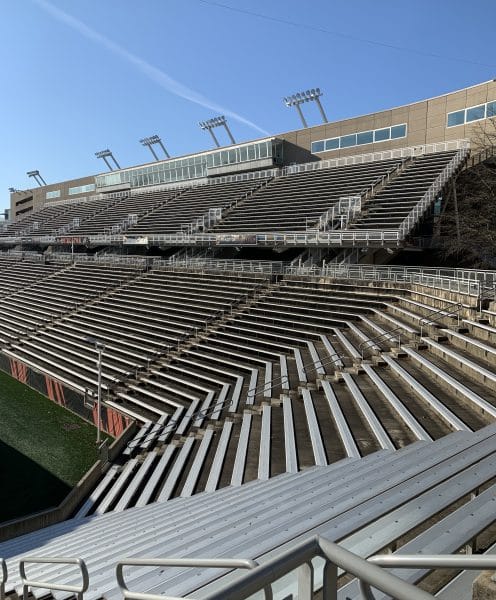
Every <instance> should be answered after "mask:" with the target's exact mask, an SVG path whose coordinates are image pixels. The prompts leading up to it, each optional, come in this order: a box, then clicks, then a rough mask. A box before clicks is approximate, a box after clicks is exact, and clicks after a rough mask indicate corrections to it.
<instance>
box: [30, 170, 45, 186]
mask: <svg viewBox="0 0 496 600" xmlns="http://www.w3.org/2000/svg"><path fill="white" fill-rule="evenodd" d="M26 175H27V176H28V177H33V179H34V180H35V181H36V183H37V184H38V185H39V186H40V187H42V186H44V185H46V184H47V183H46V181H45V180H44V179H43V177H42V176H41V175H40V172H39V171H28V172H27V173H26ZM40 182H41V183H40Z"/></svg>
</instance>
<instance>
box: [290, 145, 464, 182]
mask: <svg viewBox="0 0 496 600" xmlns="http://www.w3.org/2000/svg"><path fill="white" fill-rule="evenodd" d="M462 148H470V140H468V139H460V140H451V141H448V142H437V143H435V144H419V145H418V146H407V147H405V148H395V149H393V150H382V151H380V152H369V153H365V154H355V155H353V156H341V157H339V158H328V159H326V160H321V161H316V162H309V163H303V164H300V165H290V166H288V167H284V168H283V169H282V172H283V175H290V174H293V173H302V172H304V171H318V170H320V169H331V168H333V167H343V166H347V165H358V164H362V163H368V162H376V161H381V160H391V159H395V158H408V157H411V156H422V155H424V154H433V153H434V152H449V151H450V150H460V149H462Z"/></svg>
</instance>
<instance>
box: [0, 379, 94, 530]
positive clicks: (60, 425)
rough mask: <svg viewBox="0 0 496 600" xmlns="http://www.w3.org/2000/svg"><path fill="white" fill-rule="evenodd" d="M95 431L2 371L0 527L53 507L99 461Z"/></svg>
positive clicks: (0, 393)
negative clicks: (7, 521) (1, 524)
mask: <svg viewBox="0 0 496 600" xmlns="http://www.w3.org/2000/svg"><path fill="white" fill-rule="evenodd" d="M95 440H96V429H95V427H94V426H93V425H91V424H90V423H87V422H86V421H83V420H82V419H81V418H79V417H78V416H76V415H74V414H73V413H71V412H69V411H68V410H66V409H64V408H63V407H61V406H58V405H57V404H55V403H54V402H52V401H51V400H49V399H48V398H46V397H45V396H43V395H41V394H39V393H38V392H36V391H34V390H33V389H31V388H30V387H28V386H26V385H24V384H22V383H20V382H18V381H17V380H15V379H13V378H12V377H10V376H8V375H6V374H5V373H3V372H1V371H0V482H1V483H0V522H2V521H6V520H9V519H14V518H17V517H21V516H24V515H27V514H30V513H33V512H37V511H40V510H44V509H46V508H50V507H53V506H57V505H58V504H59V503H60V502H61V501H62V500H63V498H64V497H65V496H66V495H67V494H68V492H69V491H70V490H71V488H72V487H74V485H75V484H76V483H77V482H78V481H79V480H80V479H81V477H82V476H83V475H84V473H86V471H87V470H88V469H89V468H90V467H91V466H92V465H93V463H94V462H95V461H96V459H97V449H96V445H95Z"/></svg>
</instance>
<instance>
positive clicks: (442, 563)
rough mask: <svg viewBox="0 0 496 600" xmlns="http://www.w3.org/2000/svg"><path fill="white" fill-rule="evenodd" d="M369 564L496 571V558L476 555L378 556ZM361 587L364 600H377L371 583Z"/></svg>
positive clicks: (404, 567) (360, 585)
mask: <svg viewBox="0 0 496 600" xmlns="http://www.w3.org/2000/svg"><path fill="white" fill-rule="evenodd" d="M367 562H370V563H373V564H374V565H378V566H381V567H395V568H397V569H422V568H425V569H465V570H469V571H476V570H477V571H478V570H482V569H484V570H487V569H496V556H490V555H483V556H482V555H474V554H471V555H469V556H466V555H460V554H422V555H419V554H378V555H375V556H371V557H370V558H368V559H367ZM359 587H360V592H361V594H362V596H363V598H364V600H375V596H374V594H373V593H372V590H371V584H370V583H368V582H367V581H365V580H360V581H359Z"/></svg>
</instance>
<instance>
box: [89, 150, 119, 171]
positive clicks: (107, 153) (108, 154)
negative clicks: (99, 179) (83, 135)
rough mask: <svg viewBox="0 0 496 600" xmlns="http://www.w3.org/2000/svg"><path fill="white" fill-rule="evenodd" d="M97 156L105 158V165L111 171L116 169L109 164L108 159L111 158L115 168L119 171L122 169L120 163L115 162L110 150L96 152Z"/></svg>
mask: <svg viewBox="0 0 496 600" xmlns="http://www.w3.org/2000/svg"><path fill="white" fill-rule="evenodd" d="M95 156H96V157H97V158H103V160H104V162H105V164H106V165H107V167H108V170H109V171H113V170H114V169H113V167H112V165H111V164H110V163H109V161H108V160H107V158H111V159H112V160H113V161H114V163H115V166H116V167H117V168H118V169H120V166H119V163H118V162H117V161H116V160H115V158H114V155H113V154H112V152H111V151H110V150H109V149H108V148H107V149H106V150H100V151H99V152H95Z"/></svg>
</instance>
